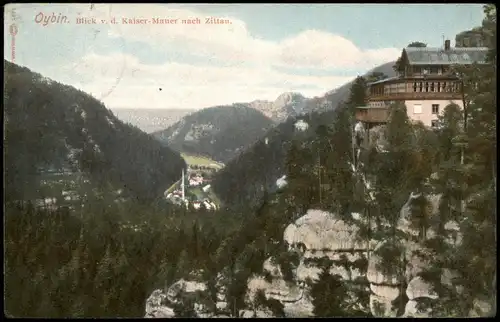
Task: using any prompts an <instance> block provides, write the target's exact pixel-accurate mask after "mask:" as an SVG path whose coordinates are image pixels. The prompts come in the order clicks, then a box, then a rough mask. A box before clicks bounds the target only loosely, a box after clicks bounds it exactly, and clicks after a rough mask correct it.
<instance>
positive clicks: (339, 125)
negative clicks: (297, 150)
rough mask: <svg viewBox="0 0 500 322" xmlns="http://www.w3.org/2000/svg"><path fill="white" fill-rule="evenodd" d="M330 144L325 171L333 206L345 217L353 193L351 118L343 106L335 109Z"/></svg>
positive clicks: (347, 214)
mask: <svg viewBox="0 0 500 322" xmlns="http://www.w3.org/2000/svg"><path fill="white" fill-rule="evenodd" d="M331 145H332V146H333V147H334V149H333V151H331V152H330V155H329V158H328V160H329V163H328V169H327V171H328V172H327V173H328V177H329V182H330V184H331V186H332V195H333V196H332V198H333V207H334V210H335V212H336V213H338V214H339V215H340V216H342V217H344V218H345V217H346V216H347V217H349V216H350V214H349V213H348V212H349V208H350V203H351V201H352V198H353V193H354V178H353V173H352V169H351V165H352V164H353V156H352V154H353V150H352V134H351V118H350V115H349V111H348V109H347V108H346V107H345V106H342V107H340V108H338V109H337V110H336V113H335V120H334V124H333V129H332V133H331Z"/></svg>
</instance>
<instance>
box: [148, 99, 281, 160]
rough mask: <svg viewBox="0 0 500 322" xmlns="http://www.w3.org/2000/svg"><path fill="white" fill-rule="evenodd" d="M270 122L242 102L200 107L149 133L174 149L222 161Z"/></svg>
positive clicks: (245, 145)
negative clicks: (196, 110)
mask: <svg viewBox="0 0 500 322" xmlns="http://www.w3.org/2000/svg"><path fill="white" fill-rule="evenodd" d="M273 125H274V123H273V121H272V120H271V119H270V118H268V117H266V116H265V115H264V114H262V113H261V112H259V111H257V110H255V109H253V108H250V107H248V106H247V105H246V104H234V105H232V106H216V107H209V108H205V109H202V110H200V111H198V112H195V113H192V114H190V115H187V116H185V117H184V118H183V119H182V120H180V121H179V122H177V123H176V124H174V125H172V126H171V127H169V128H168V129H166V130H164V131H159V132H155V133H153V134H152V135H153V136H154V137H156V138H157V139H158V140H159V141H161V142H163V143H165V144H168V146H169V147H171V148H173V149H176V150H177V151H180V152H185V153H189V154H195V155H204V156H208V157H210V158H212V159H214V160H216V161H220V162H223V163H225V162H228V161H229V160H231V159H232V158H234V157H235V156H236V155H238V154H239V153H241V152H242V151H244V150H245V149H246V148H247V147H248V146H249V145H251V144H253V143H254V142H255V140H257V139H258V138H260V137H261V136H262V134H264V133H265V132H266V131H267V130H268V129H270V128H271V127H272V126H273Z"/></svg>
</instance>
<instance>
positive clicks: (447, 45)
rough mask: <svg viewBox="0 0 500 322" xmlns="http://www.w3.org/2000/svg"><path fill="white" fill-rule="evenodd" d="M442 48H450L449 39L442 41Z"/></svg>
mask: <svg viewBox="0 0 500 322" xmlns="http://www.w3.org/2000/svg"><path fill="white" fill-rule="evenodd" d="M444 50H450V40H449V39H446V40H445V41H444Z"/></svg>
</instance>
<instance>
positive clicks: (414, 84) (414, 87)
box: [413, 82, 417, 92]
mask: <svg viewBox="0 0 500 322" xmlns="http://www.w3.org/2000/svg"><path fill="white" fill-rule="evenodd" d="M413 91H414V92H416V91H417V82H414V83H413Z"/></svg>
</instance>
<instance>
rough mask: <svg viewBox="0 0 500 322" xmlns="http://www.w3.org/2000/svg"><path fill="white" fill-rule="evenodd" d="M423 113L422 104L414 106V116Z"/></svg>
mask: <svg viewBox="0 0 500 322" xmlns="http://www.w3.org/2000/svg"><path fill="white" fill-rule="evenodd" d="M421 113H422V104H414V105H413V114H421Z"/></svg>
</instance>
